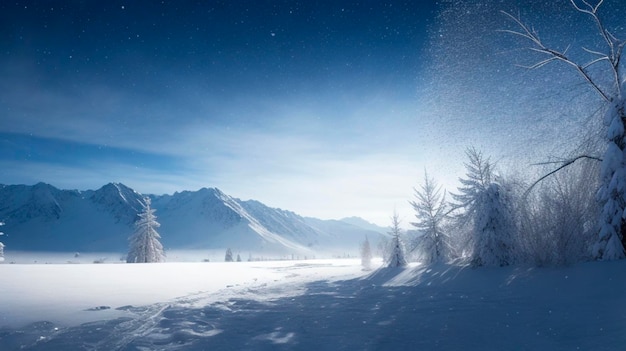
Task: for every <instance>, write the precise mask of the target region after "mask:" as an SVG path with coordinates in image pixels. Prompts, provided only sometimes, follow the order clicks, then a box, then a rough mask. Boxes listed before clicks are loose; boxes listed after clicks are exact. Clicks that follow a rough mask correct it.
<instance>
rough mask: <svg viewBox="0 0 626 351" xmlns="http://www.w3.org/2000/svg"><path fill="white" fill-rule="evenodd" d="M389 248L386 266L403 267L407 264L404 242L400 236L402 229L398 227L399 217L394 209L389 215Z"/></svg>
mask: <svg viewBox="0 0 626 351" xmlns="http://www.w3.org/2000/svg"><path fill="white" fill-rule="evenodd" d="M389 234H391V235H392V238H391V248H390V255H389V261H388V262H387V267H405V266H406V265H407V261H406V257H405V251H404V243H403V242H402V239H401V238H400V235H401V234H402V229H400V219H399V217H398V213H397V212H395V211H394V213H393V216H392V217H391V232H390V233H389Z"/></svg>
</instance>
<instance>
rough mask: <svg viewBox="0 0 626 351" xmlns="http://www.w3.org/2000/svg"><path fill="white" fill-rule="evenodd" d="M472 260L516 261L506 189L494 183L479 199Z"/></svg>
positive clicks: (484, 262)
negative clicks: (514, 258) (514, 259)
mask: <svg viewBox="0 0 626 351" xmlns="http://www.w3.org/2000/svg"><path fill="white" fill-rule="evenodd" d="M473 233H474V235H473V243H474V249H473V250H472V256H471V262H472V265H474V266H507V265H509V264H511V263H512V261H513V257H512V255H513V233H514V221H513V215H512V213H511V207H510V204H509V197H508V196H507V193H506V189H504V188H503V187H501V186H500V185H499V184H497V183H491V184H490V185H489V186H488V187H487V189H486V190H485V191H483V192H481V193H480V194H479V198H478V199H477V201H476V218H475V219H474V229H473Z"/></svg>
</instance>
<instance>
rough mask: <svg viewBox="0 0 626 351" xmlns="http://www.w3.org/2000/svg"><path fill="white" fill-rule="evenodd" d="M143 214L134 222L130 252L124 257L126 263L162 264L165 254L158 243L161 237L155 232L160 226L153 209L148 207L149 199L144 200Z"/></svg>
mask: <svg viewBox="0 0 626 351" xmlns="http://www.w3.org/2000/svg"><path fill="white" fill-rule="evenodd" d="M144 202H145V206H144V208H143V212H141V213H140V214H139V219H137V221H136V222H135V233H134V234H133V235H132V236H131V237H130V250H129V252H128V255H127V257H126V262H127V263H152V262H164V261H165V252H164V251H163V245H161V243H160V242H159V239H160V238H161V236H160V235H159V233H158V232H157V231H156V228H158V227H159V226H160V224H159V222H157V221H156V216H155V215H154V212H155V211H156V210H155V209H153V208H151V207H150V198H145V199H144Z"/></svg>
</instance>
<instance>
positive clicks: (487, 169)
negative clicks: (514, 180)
mask: <svg viewBox="0 0 626 351" xmlns="http://www.w3.org/2000/svg"><path fill="white" fill-rule="evenodd" d="M466 155H467V156H468V159H469V161H468V162H467V163H465V168H466V170H467V173H466V178H465V179H463V178H462V179H459V181H460V182H461V184H462V186H461V187H460V188H459V189H458V190H459V193H458V194H452V197H453V198H454V199H455V200H457V204H455V205H454V207H455V209H457V210H463V212H461V213H460V214H458V215H457V224H458V226H459V227H458V228H457V229H458V230H459V232H461V233H463V232H466V233H468V237H467V238H462V239H461V240H462V241H463V242H465V245H467V248H468V249H469V250H470V261H471V262H472V264H473V265H476V266H505V265H508V264H511V262H512V257H513V239H512V238H513V235H514V233H515V223H514V220H513V214H512V213H513V212H512V207H511V200H510V194H509V191H508V189H507V187H505V186H503V185H502V181H501V179H499V178H498V177H496V176H495V175H494V174H493V166H492V164H491V163H490V161H489V159H488V158H487V159H485V158H484V156H483V155H482V153H481V152H479V151H477V150H476V149H474V148H468V149H467V151H466Z"/></svg>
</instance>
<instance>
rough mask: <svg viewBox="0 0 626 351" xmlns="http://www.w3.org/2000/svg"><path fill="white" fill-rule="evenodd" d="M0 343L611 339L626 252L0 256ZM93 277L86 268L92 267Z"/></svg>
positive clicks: (323, 345) (606, 346)
mask: <svg viewBox="0 0 626 351" xmlns="http://www.w3.org/2000/svg"><path fill="white" fill-rule="evenodd" d="M0 276H2V277H3V279H4V280H5V281H11V282H12V284H2V285H0V349H2V350H13V349H23V350H77V349H93V350H157V349H158V350H165V351H169V350H468V351H473V350H481V351H482V350H498V351H499V350H622V349H623V348H624V344H625V343H626V308H624V307H623V306H624V305H626V297H625V296H624V293H623V292H624V291H625V290H626V261H624V260H622V261H616V262H591V263H583V264H577V265H574V266H571V267H563V268H551V269H533V268H527V267H504V268H481V269H472V268H467V267H460V266H452V265H445V264H438V265H433V266H419V265H415V264H413V265H411V266H409V267H407V268H406V269H388V268H383V269H379V270H376V271H373V272H371V273H369V274H368V273H366V272H362V271H360V267H359V261H358V260H315V261H290V262H262V263H248V262H246V263H228V264H227V263H165V264H144V265H123V264H118V265H114V264H109V265H0ZM93 277H97V279H93Z"/></svg>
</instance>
